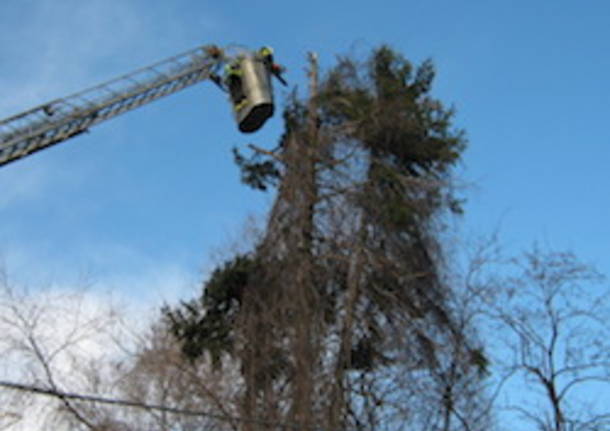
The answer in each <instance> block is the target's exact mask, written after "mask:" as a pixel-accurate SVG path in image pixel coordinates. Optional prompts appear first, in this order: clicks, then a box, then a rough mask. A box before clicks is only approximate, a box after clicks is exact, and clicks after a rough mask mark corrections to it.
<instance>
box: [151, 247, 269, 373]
mask: <svg viewBox="0 0 610 431" xmlns="http://www.w3.org/2000/svg"><path fill="white" fill-rule="evenodd" d="M257 269H258V262H257V261H256V260H255V259H254V258H252V257H250V256H247V255H242V256H237V257H235V258H234V259H233V260H230V261H228V262H225V264H224V266H222V267H220V268H217V269H216V270H215V271H214V272H213V273H212V276H211V277H210V280H209V281H208V282H207V283H206V284H205V286H204V289H203V292H202V296H201V297H200V298H198V299H194V300H191V301H188V302H186V301H183V302H182V303H181V305H180V306H178V307H176V308H173V309H172V308H169V307H165V308H164V310H163V313H164V315H165V317H166V318H167V319H168V321H169V324H170V329H171V331H172V333H173V334H174V335H175V336H176V338H177V339H178V340H180V342H181V343H182V351H183V353H184V354H185V355H186V356H187V357H188V358H189V359H191V360H195V359H197V358H199V357H201V356H202V355H203V353H204V352H205V351H207V352H209V353H210V355H211V357H212V360H213V362H214V364H216V365H220V360H221V359H222V355H223V354H224V353H230V352H231V351H232V348H233V336H232V326H233V323H234V321H235V318H236V316H237V314H238V312H239V309H240V306H241V303H242V300H243V296H244V292H245V290H246V289H247V288H248V287H251V286H252V280H253V278H254V277H255V273H256V271H257Z"/></svg>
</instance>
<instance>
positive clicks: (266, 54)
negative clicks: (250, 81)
mask: <svg viewBox="0 0 610 431" xmlns="http://www.w3.org/2000/svg"><path fill="white" fill-rule="evenodd" d="M258 54H259V55H260V57H261V58H262V60H263V63H264V64H265V66H266V67H267V70H268V71H269V73H271V74H272V75H273V76H275V77H276V78H277V79H278V81H280V82H281V83H282V85H284V86H286V85H288V83H287V82H286V80H285V79H284V77H283V76H282V73H284V72H285V71H286V68H285V67H284V66H281V65H279V64H277V63H274V62H273V48H271V47H270V46H263V47H262V48H261V49H259V50H258Z"/></svg>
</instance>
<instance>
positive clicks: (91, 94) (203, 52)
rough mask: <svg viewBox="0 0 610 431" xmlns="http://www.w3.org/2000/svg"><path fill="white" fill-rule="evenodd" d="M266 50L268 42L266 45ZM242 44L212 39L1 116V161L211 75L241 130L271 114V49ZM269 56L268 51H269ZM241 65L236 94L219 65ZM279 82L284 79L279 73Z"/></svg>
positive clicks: (252, 127) (255, 125) (252, 128)
mask: <svg viewBox="0 0 610 431" xmlns="http://www.w3.org/2000/svg"><path fill="white" fill-rule="evenodd" d="M265 49H266V50H268V48H265ZM263 52H265V53H266V54H265V55H261V54H260V53H259V52H253V51H248V50H245V49H240V50H239V52H238V53H237V54H234V55H231V56H229V55H227V54H226V51H225V50H222V49H220V48H218V47H217V46H215V45H206V46H201V47H199V48H196V49H193V50H190V51H187V52H184V53H182V54H179V55H176V56H174V57H171V58H168V59H166V60H163V61H160V62H158V63H155V64H152V65H150V66H147V67H144V68H142V69H138V70H136V71H134V72H131V73H129V74H126V75H123V76H120V77H118V78H115V79H113V80H111V81H107V82H105V83H103V84H100V85H97V86H95V87H92V88H89V89H86V90H84V91H81V92H78V93H75V94H72V95H71V96H68V97H64V98H60V99H55V100H52V101H50V102H47V103H44V104H42V105H39V106H36V107H34V108H32V109H29V110H27V111H25V112H22V113H20V114H17V115H13V116H11V117H9V118H6V119H4V120H0V166H3V165H6V164H8V163H10V162H13V161H15V160H18V159H21V158H23V157H26V156H28V155H30V154H32V153H35V152H37V151H40V150H43V149H45V148H48V147H50V146H52V145H55V144H59V143H61V142H64V141H66V140H68V139H70V138H73V137H75V136H78V135H80V134H82V133H84V132H87V131H88V130H89V129H90V128H91V127H92V126H95V125H96V124H99V123H101V122H103V121H106V120H109V119H111V118H113V117H116V116H117V115H120V114H122V113H124V112H127V111H131V110H133V109H135V108H138V107H140V106H143V105H146V104H147V103H150V102H152V101H154V100H157V99H160V98H162V97H164V96H168V95H170V94H173V93H176V92H178V91H180V90H182V89H184V88H186V87H189V86H192V85H194V84H197V83H199V82H201V81H204V80H207V79H210V80H212V81H213V82H215V83H216V84H217V85H218V86H219V87H220V88H221V89H223V90H225V91H226V92H227V93H232V94H231V97H230V100H231V105H232V108H233V114H234V118H235V120H236V122H237V125H238V128H239V130H240V131H241V132H244V133H250V132H254V131H256V130H258V129H259V128H260V127H262V126H263V124H264V123H265V121H266V120H267V119H268V118H269V117H271V116H272V115H273V110H274V105H273V91H272V90H273V89H272V85H271V76H272V73H273V72H274V70H276V69H277V65H272V66H273V67H274V68H276V69H273V68H272V67H271V65H270V64H269V61H268V60H269V54H268V52H269V51H263ZM271 58H272V57H271ZM227 65H231V67H232V68H233V70H234V69H235V68H237V69H238V70H239V74H238V75H239V76H238V81H237V82H238V85H239V86H240V100H234V97H233V96H234V94H233V93H234V92H233V91H230V89H229V84H228V78H230V77H227V76H224V77H221V76H219V73H222V72H221V70H222V68H223V67H225V68H227V69H229V67H227ZM280 79H281V78H280ZM281 80H282V82H284V81H283V79H281Z"/></svg>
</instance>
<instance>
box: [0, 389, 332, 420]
mask: <svg viewBox="0 0 610 431" xmlns="http://www.w3.org/2000/svg"><path fill="white" fill-rule="evenodd" d="M0 387H4V388H7V389H12V390H16V391H22V392H29V393H33V394H36V395H43V396H48V397H55V398H59V399H68V400H77V401H86V402H90V403H99V404H108V405H115V406H121V407H129V408H136V409H142V410H157V411H162V412H167V413H174V414H177V415H185V416H200V417H206V418H210V419H216V420H220V421H225V422H230V421H233V422H242V423H252V424H256V425H264V426H269V427H271V426H274V427H280V429H294V430H310V431H321V430H320V428H318V427H314V426H308V425H299V424H295V423H282V422H278V421H270V420H265V419H260V418H243V417H239V416H231V415H223V414H217V413H209V412H204V411H200V410H189V409H181V408H178V407H169V406H164V405H160V404H147V403H142V402H138V401H129V400H122V399H117V398H106V397H99V396H95V395H85V394H77V393H72V392H64V391H60V390H55V389H50V388H42V387H40V386H34V385H29V384H24V383H16V382H9V381H5V380H0Z"/></svg>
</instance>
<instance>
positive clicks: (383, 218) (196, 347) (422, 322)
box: [165, 46, 487, 405]
mask: <svg viewBox="0 0 610 431" xmlns="http://www.w3.org/2000/svg"><path fill="white" fill-rule="evenodd" d="M434 75H435V71H434V68H433V66H432V64H431V63H430V62H429V61H426V62H424V63H423V64H421V65H420V66H417V67H415V66H413V65H412V64H411V63H410V62H409V61H407V60H406V59H404V58H403V57H402V56H400V55H398V54H396V53H395V52H394V51H392V50H391V49H390V48H388V47H387V46H382V47H381V48H379V49H377V50H375V51H374V52H373V53H372V55H371V57H370V58H369V59H368V61H367V62H366V63H365V64H358V63H356V62H355V61H353V60H350V59H346V58H343V59H340V60H339V63H338V64H337V66H336V67H334V68H333V69H332V70H331V71H330V72H329V73H328V74H327V76H326V77H325V78H324V79H322V80H321V82H320V85H319V88H318V92H317V94H316V96H315V98H314V99H313V100H312V101H311V102H313V103H305V102H302V101H300V100H298V99H297V97H296V96H295V95H294V94H293V96H292V97H291V99H290V100H289V101H288V106H287V108H286V110H285V112H284V123H285V133H284V135H283V136H282V137H281V139H280V142H279V146H278V151H277V152H275V153H274V156H276V157H267V156H265V155H261V154H258V153H257V154H256V155H255V156H254V157H252V158H249V159H248V158H246V157H244V156H242V155H241V154H240V153H239V152H237V151H236V150H234V156H235V161H236V163H237V165H238V166H239V167H240V169H241V174H242V181H243V182H244V183H246V184H248V185H250V186H251V187H253V188H255V189H259V190H263V191H264V190H267V189H268V188H269V187H274V186H278V185H279V186H280V187H279V192H278V198H277V199H278V200H277V201H276V204H278V203H279V205H276V206H274V209H277V211H278V212H277V213H275V214H273V216H277V217H273V216H272V217H271V218H270V220H271V222H270V223H269V227H268V229H269V231H268V232H266V236H265V238H264V239H263V241H262V242H261V244H258V246H257V248H256V249H255V250H254V251H253V253H252V255H249V256H238V257H237V258H235V259H234V260H232V261H230V262H227V263H226V264H225V265H224V266H223V267H221V268H219V269H217V270H216V271H215V272H214V274H213V275H212V277H211V279H210V281H208V282H207V283H206V284H205V285H204V292H203V294H202V297H201V298H200V299H199V300H196V301H191V302H184V303H182V304H181V305H180V306H179V307H177V308H176V309H172V310H169V309H166V310H165V312H166V315H167V317H168V318H169V320H170V322H171V323H172V326H171V327H172V330H173V332H174V334H175V335H176V336H177V338H178V339H179V340H180V341H181V343H182V347H183V351H184V353H185V354H186V355H187V356H188V357H190V358H192V359H196V358H198V357H200V356H201V355H202V354H203V353H204V352H206V351H207V352H209V353H210V355H211V357H212V358H213V360H214V361H215V363H219V361H220V360H221V358H222V355H223V354H224V353H228V354H230V355H231V356H232V358H233V359H234V360H237V361H239V363H240V365H241V367H242V373H243V375H244V377H245V381H246V382H247V383H246V385H247V386H248V391H250V392H248V394H250V395H251V394H252V393H258V392H259V391H261V390H271V388H274V387H276V386H281V385H282V384H286V383H288V384H291V383H293V382H294V381H296V379H297V377H295V376H298V375H299V373H300V372H301V370H300V369H299V366H300V365H299V364H301V365H302V361H301V360H302V356H301V357H295V356H298V353H297V352H295V351H292V350H291V346H294V345H296V343H295V339H297V338H298V337H297V336H295V334H302V332H299V328H303V327H304V326H306V327H307V328H308V330H309V329H311V328H315V329H311V330H309V332H307V333H308V334H310V335H308V336H310V337H311V343H310V344H309V346H310V347H311V346H318V347H316V348H318V349H320V350H318V351H317V352H315V354H312V357H311V360H312V361H314V362H315V364H316V365H315V366H314V365H311V364H310V366H311V367H312V369H315V367H317V366H320V364H325V366H326V367H330V366H335V367H336V369H339V370H341V372H340V373H337V374H335V375H334V376H333V378H334V377H336V376H339V375H341V376H342V377H337V379H339V380H341V379H343V378H345V377H344V376H345V375H346V374H349V373H350V372H351V371H358V372H359V373H360V374H361V375H364V374H367V375H370V374H374V373H375V372H376V371H377V370H380V369H388V366H398V365H400V362H399V361H401V360H402V361H404V358H405V356H408V357H409V360H410V361H412V362H411V363H412V364H418V366H420V365H419V364H424V365H421V366H422V367H426V366H427V367H430V368H433V367H437V366H438V364H440V363H441V362H442V361H439V360H438V358H437V355H440V354H442V352H443V351H446V349H443V348H439V345H440V344H441V343H449V342H457V343H460V342H462V341H463V340H464V337H465V336H464V335H463V334H461V333H460V329H458V328H457V325H455V324H454V322H453V321H454V319H453V316H454V310H451V309H450V306H449V305H448V304H449V303H450V301H448V298H449V295H450V288H449V287H448V286H447V285H446V284H445V283H444V282H443V281H442V280H443V279H444V278H443V270H442V264H443V262H442V256H441V253H440V251H439V250H440V247H439V244H438V239H437V238H438V233H439V232H438V230H437V225H436V224H435V222H436V221H437V219H438V218H439V216H442V215H446V214H448V213H460V212H461V206H460V201H459V200H458V199H456V198H455V197H454V196H453V190H452V187H451V169H452V168H453V167H454V166H455V165H456V164H457V163H458V161H459V159H460V154H461V152H462V151H463V150H464V147H465V139H464V136H463V133H462V132H461V131H459V130H453V129H452V124H451V120H452V117H453V115H454V112H453V110H452V109H447V108H445V107H444V106H443V105H442V104H441V103H440V102H439V101H438V100H436V99H434V98H433V97H431V95H430V91H431V86H432V82H433V79H434ZM309 109H311V110H314V109H315V112H309ZM305 146H306V147H305ZM303 148H306V149H307V151H301V150H302V149H303ZM346 154H357V156H358V158H357V161H355V162H352V161H350V160H349V157H344V156H345V155H346ZM338 160H339V161H340V162H338ZM350 163H353V164H350ZM346 214H347V215H350V214H354V215H356V216H355V217H353V219H351V218H349V216H348V217H346ZM282 217H284V218H283V219H282ZM345 218H347V219H348V220H349V223H351V224H350V225H349V226H347V227H346V226H344V225H343V223H344V219H345ZM284 220H288V221H287V222H286V221H284ZM296 274H299V276H297V275H296ZM295 286H296V287H295ZM249 292H250V293H253V292H256V296H253V295H251V294H250V295H249V294H248V293H249ZM293 297H294V298H293ZM297 301H300V302H297ZM267 304H268V305H269V306H268V307H267V306H266V305H267ZM312 304H313V305H312ZM308 307H311V309H307V308H308ZM267 308H268V309H267ZM304 309H305V310H304ZM295 316H296V317H295ZM303 316H306V317H307V318H310V319H312V320H313V319H315V322H313V323H312V322H308V323H303V322H302V321H298V318H301V319H303ZM347 316H349V319H348V317H347ZM297 317H298V318H297ZM240 319H241V320H240ZM348 320H349V324H348V323H346V322H348ZM239 325H241V326H239ZM236 331H240V336H241V338H240V340H241V343H242V344H241V345H239V342H237V341H236V339H237V337H235V332H236ZM313 332H315V333H313ZM394 337H395V338H397V340H396V342H393V341H394V340H393V338H394ZM298 340H299V341H300V342H301V341H302V339H298ZM337 340H339V341H337ZM343 340H347V341H346V342H345V343H343ZM399 341H400V342H399ZM333 343H335V347H334V350H333V348H331V347H328V346H330V345H332V344H333ZM337 343H338V344H339V347H337V346H336V345H337ZM400 343H402V345H401V347H400V348H398V347H396V346H398V345H399V344H400ZM305 344H306V343H305ZM302 345H303V344H301V346H302ZM441 347H442V346H441ZM325 349H326V350H325ZM466 349H467V348H466ZM467 350H468V349H467ZM405 351H406V353H405ZM306 353H307V352H306ZM333 355H334V356H333ZM314 362H312V364H313V363H314ZM467 362H468V364H467V365H468V366H472V367H474V368H478V369H480V370H484V369H485V368H486V367H487V364H486V359H485V356H484V355H483V353H482V351H479V350H472V353H471V355H470V357H469V358H468V360H467ZM329 364H332V365H329ZM301 368H303V367H302V366H301ZM316 371H317V370H316ZM324 371H325V372H327V370H324ZM341 373H345V374H341ZM305 375H306V376H309V375H308V374H305ZM291 379H292V380H291ZM336 384H337V385H343V384H344V382H343V381H339V382H337V383H336ZM326 395H329V394H326ZM329 397H330V398H332V395H329ZM348 398H349V397H348ZM354 399H356V398H354ZM250 401H252V399H250ZM296 402H297V401H295V403H296ZM329 402H330V403H331V404H332V403H334V402H335V401H332V400H331V401H329ZM251 405H254V402H253V404H251Z"/></svg>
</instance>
